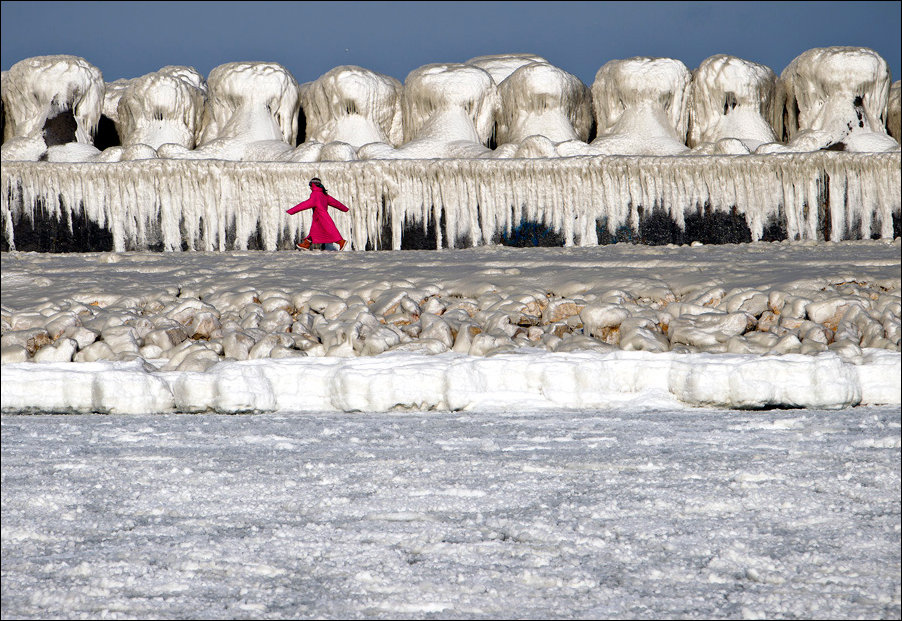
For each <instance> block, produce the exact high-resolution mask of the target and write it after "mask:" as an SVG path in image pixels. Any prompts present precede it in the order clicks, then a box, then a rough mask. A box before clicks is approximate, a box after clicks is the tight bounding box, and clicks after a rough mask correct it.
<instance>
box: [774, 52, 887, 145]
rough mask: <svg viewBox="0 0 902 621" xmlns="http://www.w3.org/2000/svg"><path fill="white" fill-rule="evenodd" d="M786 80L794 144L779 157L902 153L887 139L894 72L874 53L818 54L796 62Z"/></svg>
mask: <svg viewBox="0 0 902 621" xmlns="http://www.w3.org/2000/svg"><path fill="white" fill-rule="evenodd" d="M780 78H781V80H780V84H781V85H782V89H781V95H780V99H781V100H782V103H783V108H784V114H783V127H782V130H783V133H784V134H785V136H786V138H787V140H788V143H787V145H786V147H785V148H780V149H775V151H779V150H788V151H812V150H815V149H825V148H834V149H841V150H847V151H862V152H865V151H866V152H875V151H878V152H879V151H885V150H894V149H898V148H899V144H898V143H897V142H896V141H894V140H892V139H891V138H890V137H889V136H888V135H887V133H886V122H885V119H886V107H887V99H888V97H889V89H890V75H889V68H888V67H887V64H886V61H885V60H884V59H883V58H881V57H880V55H879V54H877V53H876V52H874V51H873V50H870V49H868V48H863V47H825V48H814V49H811V50H808V51H807V52H803V53H802V54H800V55H799V56H797V57H796V58H795V59H793V61H792V62H791V63H789V65H788V66H787V67H786V69H784V70H783V73H782V74H781V75H780ZM779 129H781V128H778V130H779Z"/></svg>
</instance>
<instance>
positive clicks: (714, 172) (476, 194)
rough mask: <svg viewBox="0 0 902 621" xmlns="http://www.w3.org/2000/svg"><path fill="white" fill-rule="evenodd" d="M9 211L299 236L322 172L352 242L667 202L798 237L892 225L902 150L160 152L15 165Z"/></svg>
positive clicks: (203, 240)
mask: <svg viewBox="0 0 902 621" xmlns="http://www.w3.org/2000/svg"><path fill="white" fill-rule="evenodd" d="M0 174H2V176H0V201H2V202H0V211H2V217H3V226H4V232H5V235H6V240H7V242H8V243H9V245H10V247H11V248H15V234H14V222H18V221H19V220H20V219H21V218H22V216H23V215H24V216H25V218H26V219H30V220H33V219H34V217H35V211H34V210H35V209H36V208H37V205H43V209H44V210H45V211H46V212H47V213H48V214H49V215H51V216H56V217H60V218H61V220H62V219H64V218H65V219H67V221H68V222H72V221H73V219H74V218H77V217H84V218H86V219H87V220H88V221H90V222H93V223H96V224H97V225H98V226H100V227H101V228H104V229H107V230H109V231H110V232H111V234H112V240H113V248H114V249H115V250H117V251H118V250H127V249H142V248H149V247H154V246H157V244H161V245H162V247H163V248H164V249H166V250H180V249H182V247H183V244H184V246H185V247H187V248H188V249H197V250H226V249H245V248H247V247H248V242H249V239H251V238H252V237H253V236H257V235H259V236H260V239H261V243H262V247H263V248H265V249H267V250H275V249H277V248H280V247H288V248H290V247H293V245H294V242H295V241H299V239H300V237H299V236H303V234H304V231H306V230H307V229H308V228H309V225H310V221H309V216H308V215H306V214H301V216H300V217H293V218H292V217H288V216H286V214H285V209H287V208H288V207H290V206H292V205H294V204H296V203H297V202H298V200H300V198H303V197H305V196H306V194H307V192H308V189H307V187H306V183H307V180H308V179H310V178H311V177H313V176H318V177H320V178H322V179H323V180H324V182H325V183H326V184H327V186H328V187H329V190H330V193H332V194H333V195H334V196H336V197H339V199H340V200H341V201H342V202H344V203H345V204H347V205H349V206H350V207H351V210H350V211H349V212H348V213H346V214H345V213H338V214H335V218H336V224H337V225H338V227H339V230H341V231H342V232H346V233H347V235H346V238H347V239H349V240H350V241H351V246H352V248H354V249H358V250H362V249H365V248H380V247H382V241H381V239H382V233H383V226H384V225H386V224H388V225H389V226H390V227H391V247H392V248H396V249H398V248H400V247H401V241H402V232H403V231H404V229H405V223H407V224H411V223H420V224H422V226H423V230H426V228H427V226H428V225H429V224H432V225H435V226H434V231H435V233H434V234H435V246H436V247H437V248H442V247H454V246H455V245H458V244H459V243H460V240H463V243H464V244H465V245H474V246H475V245H482V244H489V243H492V241H493V239H494V238H495V236H496V234H498V233H509V232H510V231H511V229H512V228H514V227H517V226H518V225H519V224H520V223H521V221H523V220H528V221H533V222H538V223H543V224H544V225H546V226H547V227H548V228H550V229H552V230H554V231H556V232H558V233H559V234H560V235H561V237H562V238H563V240H564V244H565V245H568V246H570V245H580V246H592V245H595V244H597V243H598V242H599V238H598V234H597V229H596V225H597V224H600V223H603V224H605V225H606V226H607V231H608V232H609V233H614V232H616V231H617V230H618V229H619V228H620V227H621V226H626V227H629V228H631V229H633V230H638V228H639V225H640V222H641V221H642V220H643V219H644V218H648V217H650V216H651V215H653V214H654V213H664V214H666V215H667V216H668V217H669V218H670V219H671V220H672V221H673V222H675V223H676V225H677V226H679V227H681V228H682V227H683V226H684V225H685V220H686V218H687V217H688V216H690V215H701V214H710V213H712V212H725V213H732V212H734V210H735V213H736V214H738V215H740V216H741V217H743V218H744V220H745V222H746V224H747V226H748V228H749V231H750V235H751V239H752V240H758V239H762V237H763V235H764V231H765V228H766V227H768V226H769V225H770V224H773V223H776V224H777V225H778V226H780V227H783V228H784V229H785V231H786V237H787V238H788V239H810V240H816V239H819V238H821V239H830V240H834V241H836V240H840V239H850V238H853V239H854V238H869V237H871V236H874V235H877V236H879V237H882V238H892V237H893V214H896V217H898V214H899V212H900V209H902V205H900V202H902V199H900V190H902V185H900V184H902V180H900V154H899V153H898V152H895V153H884V154H855V153H836V152H828V151H820V152H816V153H803V154H773V155H745V156H714V157H712V156H705V157H701V156H697V157H680V158H672V157H611V156H596V157H570V158H555V159H533V160H524V159H518V160H505V159H459V160H441V161H423V160H416V161H401V160H393V161H379V160H373V161H357V162H321V163H318V164H299V163H276V162H266V163H257V162H225V161H217V160H199V161H191V162H189V161H180V160H167V159H153V160H148V161H133V162H125V161H123V162H119V163H109V164H96V163H95V164H70V165H65V166H63V165H57V164H50V163H45V162H4V164H3V167H2V173H0Z"/></svg>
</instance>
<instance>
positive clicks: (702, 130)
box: [687, 54, 777, 151]
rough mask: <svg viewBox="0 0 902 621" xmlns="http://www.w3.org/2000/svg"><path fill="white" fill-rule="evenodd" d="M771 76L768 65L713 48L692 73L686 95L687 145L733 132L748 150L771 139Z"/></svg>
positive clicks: (773, 89)
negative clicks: (709, 54) (710, 53)
mask: <svg viewBox="0 0 902 621" xmlns="http://www.w3.org/2000/svg"><path fill="white" fill-rule="evenodd" d="M776 84H777V76H776V75H775V74H774V72H773V70H771V69H770V68H769V67H765V66H764V65H759V64H757V63H753V62H750V61H747V60H743V59H741V58H736V57H735V56H727V55H726V54H718V55H716V56H711V57H709V58H706V59H705V60H703V61H702V63H701V64H700V65H699V66H698V69H696V70H695V71H694V72H693V74H692V83H691V87H690V95H689V135H688V139H687V144H688V145H689V146H690V147H695V146H697V145H702V144H704V143H716V142H717V141H719V140H723V139H726V138H734V139H737V140H739V141H741V142H742V143H743V145H745V146H746V147H747V149H748V151H754V150H755V149H756V148H757V147H758V146H760V145H761V144H764V143H768V142H775V141H776V139H777V136H776V135H775V134H774V130H773V127H771V121H770V119H771V118H772V117H773V113H774V98H775V92H776Z"/></svg>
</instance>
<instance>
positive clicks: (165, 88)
mask: <svg viewBox="0 0 902 621" xmlns="http://www.w3.org/2000/svg"><path fill="white" fill-rule="evenodd" d="M203 85H204V80H203V77H202V76H201V75H200V74H199V73H197V71H195V70H194V69H192V68H190V67H174V66H170V67H164V68H163V69H161V70H159V71H156V72H153V73H148V74H147V75H144V76H141V77H140V78H135V79H134V80H130V81H129V82H128V84H127V86H126V87H125V89H124V92H123V93H122V94H121V95H120V97H119V101H118V104H117V113H116V117H115V120H116V130H117V131H118V133H119V137H120V139H121V141H122V146H123V147H127V146H131V145H134V144H146V145H148V146H150V147H152V148H154V149H159V148H160V146H161V145H163V144H167V143H172V144H177V145H180V146H182V147H185V148H186V149H193V148H194V146H195V142H196V136H197V133H198V130H199V129H200V126H201V120H202V118H203V112H204V99H205V90H204V88H203Z"/></svg>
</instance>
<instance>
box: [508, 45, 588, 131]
mask: <svg viewBox="0 0 902 621" xmlns="http://www.w3.org/2000/svg"><path fill="white" fill-rule="evenodd" d="M498 97H499V100H500V110H499V114H498V128H497V133H496V140H497V142H498V144H499V145H501V144H504V143H519V142H521V141H523V140H524V139H526V138H528V137H530V136H544V137H545V138H547V139H548V140H550V141H551V142H553V143H560V142H566V141H568V140H582V141H585V140H587V139H588V137H589V132H590V130H591V127H592V96H591V93H590V91H589V88H588V87H587V86H586V85H585V84H583V83H582V81H580V79H579V78H577V77H576V76H575V75H573V74H570V73H567V72H566V71H564V70H563V69H559V68H557V67H555V66H554V65H551V64H549V63H545V62H534V63H529V64H526V65H523V66H521V67H520V68H518V69H517V70H515V71H514V72H513V73H511V74H510V75H509V76H508V77H507V78H506V79H505V80H504V81H503V82H501V84H500V85H499V86H498Z"/></svg>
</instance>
